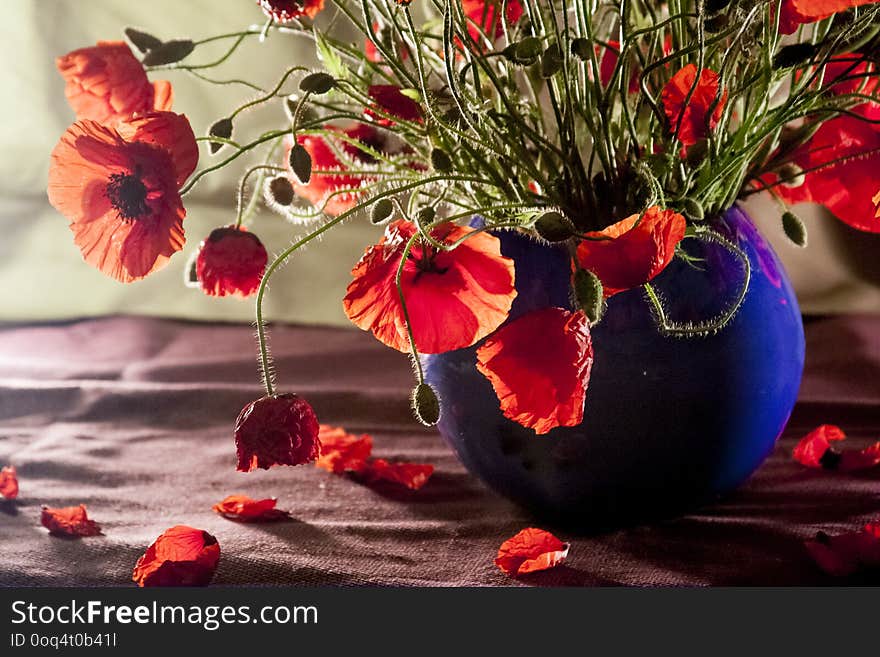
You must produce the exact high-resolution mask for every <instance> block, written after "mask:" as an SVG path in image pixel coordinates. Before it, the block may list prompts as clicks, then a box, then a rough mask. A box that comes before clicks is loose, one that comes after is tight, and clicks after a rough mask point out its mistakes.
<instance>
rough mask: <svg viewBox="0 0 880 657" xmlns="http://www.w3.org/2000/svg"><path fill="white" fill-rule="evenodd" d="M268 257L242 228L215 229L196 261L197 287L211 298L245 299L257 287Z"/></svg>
mask: <svg viewBox="0 0 880 657" xmlns="http://www.w3.org/2000/svg"><path fill="white" fill-rule="evenodd" d="M268 257H269V256H268V254H267V253H266V247H264V246H263V243H262V242H260V240H259V238H258V237H257V236H256V235H254V234H253V233H250V232H248V231H247V230H246V229H245V228H244V226H238V227H236V226H226V227H224V228H215V229H214V230H212V231H211V234H210V235H208V238H207V239H206V240H204V241H203V242H202V245H201V247H200V248H199V255H198V257H197V258H196V275H197V276H198V279H199V285H200V286H201V288H202V290H203V291H204V293H205V294H208V295H211V296H216V297H223V296H226V295H228V294H229V295H236V296H240V297H248V296H250V295H252V294H253V293H254V292H256V291H257V288H259V287H260V281H261V280H262V278H263V272H264V271H266V262H267V261H268Z"/></svg>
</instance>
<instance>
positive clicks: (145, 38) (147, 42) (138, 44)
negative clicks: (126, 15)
mask: <svg viewBox="0 0 880 657" xmlns="http://www.w3.org/2000/svg"><path fill="white" fill-rule="evenodd" d="M125 36H126V37H128V40H129V41H131V45H133V46H134V47H135V48H137V49H138V50H139V51H141V52H147V51H149V50H153V49H154V48H158V47H159V46H161V45H162V41H161V40H160V39H157V38H156V37H154V36H153V35H152V34H147V33H146V32H141V31H140V30H136V29H134V28H133V27H127V28H125Z"/></svg>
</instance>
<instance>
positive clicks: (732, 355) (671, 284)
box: [424, 206, 804, 526]
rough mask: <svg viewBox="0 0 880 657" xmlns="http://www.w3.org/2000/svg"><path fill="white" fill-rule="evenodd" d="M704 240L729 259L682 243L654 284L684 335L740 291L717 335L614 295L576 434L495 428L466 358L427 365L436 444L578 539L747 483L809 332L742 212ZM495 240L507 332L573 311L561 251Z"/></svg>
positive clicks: (635, 295) (597, 340)
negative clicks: (538, 313)
mask: <svg viewBox="0 0 880 657" xmlns="http://www.w3.org/2000/svg"><path fill="white" fill-rule="evenodd" d="M711 226H712V227H713V228H714V230H715V231H717V233H718V234H720V235H722V236H723V237H724V238H725V239H726V240H727V242H728V245H727V246H725V245H724V244H722V243H716V242H712V241H709V242H707V241H704V240H697V239H686V240H685V241H684V242H682V247H684V248H685V251H686V252H687V253H688V254H689V255H691V256H692V258H691V259H689V261H686V259H682V258H675V259H674V260H673V262H672V263H671V264H670V265H669V266H668V267H667V268H666V269H665V270H664V271H663V272H662V273H661V274H660V275H659V276H657V277H656V278H655V279H654V281H653V283H652V284H653V287H654V288H655V289H656V291H657V293H658V295H659V296H660V297H661V298H662V299H663V301H664V313H665V316H666V318H667V321H668V322H669V323H674V324H675V325H676V326H679V327H682V326H699V325H700V324H701V323H704V322H706V320H709V319H711V318H713V317H718V316H723V314H724V312H725V310H726V309H727V310H729V309H730V308H731V307H732V305H733V302H734V300H735V299H736V298H737V297H738V296H739V295H741V294H742V292H743V290H745V297H744V300H743V302H742V305H741V306H740V307H739V310H738V311H737V313H736V314H735V315H734V316H733V319H731V320H730V321H729V322H728V323H727V324H726V325H725V326H724V327H723V328H721V329H720V330H717V331H708V332H705V333H701V334H697V335H688V336H687V337H676V336H673V335H670V334H668V333H665V332H663V331H661V330H660V329H659V328H658V322H657V312H656V310H655V309H654V308H653V307H652V305H651V304H650V303H649V302H648V300H647V298H646V296H645V292H644V290H642V289H634V290H629V291H627V292H622V293H619V294H617V295H615V296H613V297H611V298H610V299H609V300H608V304H607V308H606V311H605V315H604V317H603V318H602V321H601V322H600V323H599V324H598V325H596V326H594V327H593V330H592V340H593V349H594V362H593V369H592V375H591V378H590V382H589V389H588V391H587V401H586V409H585V413H584V420H583V422H582V423H581V424H580V425H579V426H576V427H570V428H569V427H565V428H556V429H553V430H552V431H550V432H549V433H547V434H546V435H542V436H539V435H536V434H535V433H534V432H533V431H531V430H530V429H526V428H523V427H521V426H520V425H518V424H516V423H515V422H512V421H510V420H508V419H506V418H505V417H504V416H503V415H502V414H501V410H500V408H499V403H498V400H497V398H496V396H495V393H494V391H493V389H492V386H491V385H490V384H489V382H488V381H487V380H486V379H485V378H484V377H483V376H482V375H481V374H480V373H479V372H478V371H477V370H476V367H475V363H476V355H475V352H476V346H475V347H473V348H469V349H461V350H458V351H454V352H449V353H446V354H440V355H436V356H429V357H426V358H425V359H424V363H425V365H426V377H427V380H428V382H429V383H431V384H432V385H433V386H434V388H435V389H436V390H437V392H438V393H439V395H440V398H441V401H442V414H441V419H440V423H439V430H440V433H441V435H442V436H443V438H444V439H445V440H446V442H447V443H448V444H449V445H450V446H451V447H452V448H453V449H454V450H455V452H456V454H457V455H458V457H459V458H460V459H461V461H462V463H463V464H464V465H465V467H467V469H468V470H470V472H472V473H473V474H475V475H476V476H477V477H479V478H480V479H482V480H483V481H484V482H485V483H486V484H488V485H489V486H490V487H491V488H493V489H494V490H495V491H497V492H499V493H501V494H502V495H504V496H506V497H508V498H510V499H511V500H514V501H515V502H517V503H519V504H521V505H523V506H525V507H526V508H528V509H530V510H531V511H533V512H534V513H535V514H537V515H538V516H539V517H541V518H544V519H546V520H550V521H561V522H565V523H567V524H579V525H584V526H597V525H604V526H607V525H620V524H626V523H629V522H633V521H637V520H641V519H645V518H646V517H655V516H657V515H670V514H674V513H676V512H681V511H683V510H686V509H688V508H692V507H694V506H697V505H699V504H702V503H705V502H707V501H710V500H711V499H713V498H715V497H716V496H718V495H720V494H723V493H725V492H728V491H731V490H732V489H734V488H736V487H737V486H739V485H740V484H741V483H743V482H744V481H745V480H746V479H747V478H748V477H749V475H751V474H752V473H753V472H754V471H755V470H756V469H757V468H758V466H760V465H761V463H762V462H763V461H764V459H765V458H766V457H767V456H768V454H769V453H770V452H771V450H772V449H773V446H774V444H775V442H776V439H777V438H778V437H779V435H780V433H781V432H782V430H783V428H784V427H785V424H786V422H787V421H788V417H789V415H790V413H791V410H792V408H793V406H794V403H795V399H796V397H797V392H798V387H799V385H800V380H801V374H802V370H803V363H804V333H803V325H802V322H801V316H800V310H799V309H798V304H797V300H796V298H795V295H794V292H793V291H792V288H791V285H790V283H789V281H788V278H787V277H786V274H785V272H784V270H783V268H782V265H781V264H780V262H779V260H778V259H777V257H776V254H775V253H774V252H773V251H772V249H771V248H770V246H769V245H768V244H767V242H766V241H765V240H764V239H763V238H762V237H761V235H760V234H759V233H758V231H757V229H756V228H755V227H754V225H753V224H752V222H751V220H750V219H749V217H748V216H747V215H746V213H745V212H744V211H743V210H742V209H741V208H740V207H738V206H736V207H733V208H731V209H730V210H728V211H727V212H726V213H725V214H723V215H722V216H720V217H718V218H716V219H715V220H713V221H712V222H711ZM499 237H500V239H501V250H502V252H503V253H504V254H505V255H507V256H508V257H511V258H513V260H514V262H515V266H516V288H517V293H518V295H517V298H516V300H515V301H514V305H513V309H512V312H511V318H510V319H515V318H516V317H518V316H520V315H522V314H524V313H526V312H529V311H531V310H534V309H537V308H542V307H546V306H551V305H552V306H560V307H570V306H571V302H570V300H569V263H568V259H567V255H566V253H565V252H564V251H562V250H561V249H558V248H554V247H550V246H544V245H541V244H539V243H537V242H535V241H533V240H531V239H529V238H527V237H525V236H522V235H520V234H517V233H512V232H504V233H501V234H500V235H499ZM731 244H732V245H736V246H737V247H738V249H739V251H738V252H737V251H736V250H735V249H731V248H729V246H730V245H731ZM745 257H747V258H748V262H749V267H746V266H745V265H744V262H743V260H744V258H745ZM746 285H747V287H746ZM508 321H510V320H508ZM477 346H479V345H477ZM540 357H541V345H540V344H536V345H535V358H536V359H537V358H540Z"/></svg>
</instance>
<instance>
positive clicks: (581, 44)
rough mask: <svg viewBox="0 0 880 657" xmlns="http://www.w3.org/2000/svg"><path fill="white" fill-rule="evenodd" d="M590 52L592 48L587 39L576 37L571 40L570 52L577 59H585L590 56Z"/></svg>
mask: <svg viewBox="0 0 880 657" xmlns="http://www.w3.org/2000/svg"><path fill="white" fill-rule="evenodd" d="M591 52H592V48H591V47H590V40H589V39H585V38H583V37H578V38H577V39H574V40H573V41H572V42H571V54H572V55H574V56H575V57H577V58H578V59H580V60H582V61H587V60H588V59H589V58H590V54H591Z"/></svg>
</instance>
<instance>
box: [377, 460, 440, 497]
mask: <svg viewBox="0 0 880 657" xmlns="http://www.w3.org/2000/svg"><path fill="white" fill-rule="evenodd" d="M433 473H434V466H433V465H430V464H428V463H403V462H397V463H389V462H388V461H386V460H385V459H372V460H371V461H369V462H368V463H367V464H366V468H364V470H362V471H361V473H360V474H362V475H363V477H364V478H365V479H366V480H367V481H368V482H370V483H375V482H378V481H387V482H391V483H394V484H400V485H401V486H404V487H405V488H409V489H410V490H419V489H420V488H421V487H422V486H424V485H425V484H426V483H428V479H430V477H431V475H432V474H433Z"/></svg>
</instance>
